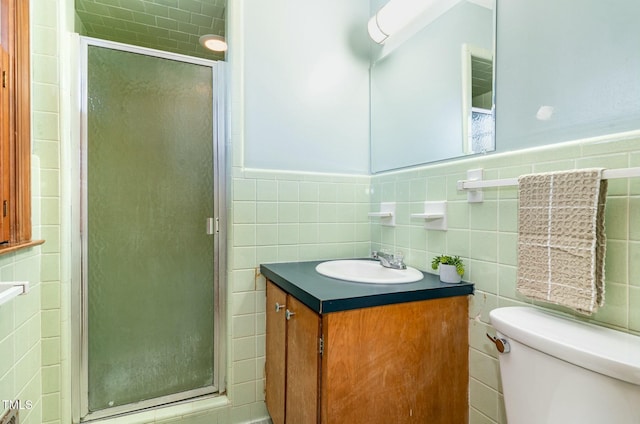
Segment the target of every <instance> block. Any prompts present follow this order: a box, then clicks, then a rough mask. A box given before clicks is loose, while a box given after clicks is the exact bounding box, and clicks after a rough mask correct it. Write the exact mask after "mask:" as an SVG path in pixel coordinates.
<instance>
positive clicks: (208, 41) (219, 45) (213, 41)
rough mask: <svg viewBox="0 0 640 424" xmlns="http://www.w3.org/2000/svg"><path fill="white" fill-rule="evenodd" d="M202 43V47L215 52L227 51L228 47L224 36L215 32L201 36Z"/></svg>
mask: <svg viewBox="0 0 640 424" xmlns="http://www.w3.org/2000/svg"><path fill="white" fill-rule="evenodd" d="M200 44H202V47H204V48H205V49H207V50H211V51H214V52H226V51H227V47H228V46H227V42H226V41H225V40H224V37H221V36H219V35H213V34H207V35H203V36H202V37H200Z"/></svg>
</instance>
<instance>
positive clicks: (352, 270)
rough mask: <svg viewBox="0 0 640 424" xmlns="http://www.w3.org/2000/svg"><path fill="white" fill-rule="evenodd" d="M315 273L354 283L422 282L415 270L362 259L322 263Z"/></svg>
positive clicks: (419, 274)
mask: <svg viewBox="0 0 640 424" xmlns="http://www.w3.org/2000/svg"><path fill="white" fill-rule="evenodd" d="M316 271H317V272H319V273H320V274H322V275H326V276H327V277H331V278H337V279H339V280H345V281H351V282H354V283H369V284H400V283H412V282H414V281H418V280H422V278H423V277H424V276H423V274H422V272H420V271H418V270H417V269H415V268H411V267H407V269H392V268H385V267H383V266H382V265H380V262H378V261H369V260H363V259H344V260H337V261H327V262H322V263H321V264H319V265H318V266H316Z"/></svg>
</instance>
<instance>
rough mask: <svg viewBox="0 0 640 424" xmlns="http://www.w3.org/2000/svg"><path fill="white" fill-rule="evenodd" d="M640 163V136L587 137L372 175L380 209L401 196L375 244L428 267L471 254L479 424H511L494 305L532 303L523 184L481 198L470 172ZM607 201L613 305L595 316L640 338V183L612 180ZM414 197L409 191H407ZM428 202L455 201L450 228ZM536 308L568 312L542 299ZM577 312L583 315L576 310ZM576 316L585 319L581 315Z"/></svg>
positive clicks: (375, 234)
mask: <svg viewBox="0 0 640 424" xmlns="http://www.w3.org/2000/svg"><path fill="white" fill-rule="evenodd" d="M638 165H640V134H635V135H633V136H631V138H629V137H628V136H624V137H620V138H619V139H616V137H613V138H611V139H609V140H603V139H599V140H584V141H582V142H580V141H578V142H572V143H565V144H561V145H556V146H552V147H547V148H539V149H532V150H524V151H519V152H514V153H507V154H501V155H493V156H486V157H477V158H470V159H466V160H462V161H454V162H450V163H444V164H438V165H433V166H426V167H422V168H415V169H410V170H405V171H402V172H390V173H387V174H383V175H378V176H374V177H372V179H371V191H372V193H373V194H372V198H371V199H372V208H374V209H375V208H376V207H377V205H378V204H379V203H380V202H382V201H394V200H395V201H396V202H398V210H399V211H401V212H400V213H402V215H399V216H398V217H397V222H398V225H397V227H395V228H389V227H382V226H379V225H375V224H373V225H371V242H372V248H373V249H377V248H389V249H392V250H401V251H404V253H405V255H406V261H407V263H408V264H410V265H413V266H415V267H418V268H420V269H425V270H426V269H428V262H429V260H430V258H431V257H433V256H434V255H436V254H440V253H442V252H447V253H450V254H458V255H461V256H463V258H464V259H465V262H466V264H467V270H466V274H465V279H468V280H470V281H472V282H474V283H475V285H476V293H475V296H473V297H472V299H471V304H470V316H469V320H470V321H469V322H470V335H469V342H470V351H469V358H470V401H471V409H470V422H471V424H489V423H494V424H495V423H499V424H505V423H506V418H505V413H504V403H503V398H502V393H501V386H500V376H499V371H498V360H497V356H496V353H495V348H494V347H493V345H492V344H491V343H490V342H489V341H488V340H487V339H486V337H485V333H487V332H492V331H493V330H492V328H491V326H490V325H489V319H488V314H489V312H490V311H491V309H493V308H496V307H502V306H509V305H523V304H532V302H531V301H529V300H528V299H526V298H524V297H522V296H521V295H519V294H517V293H516V289H515V280H516V266H517V257H516V250H517V189H516V188H515V187H503V188H495V189H485V191H484V193H485V201H484V202H483V203H481V204H471V203H468V202H467V201H466V193H463V192H458V191H457V189H456V181H458V180H461V179H465V178H466V171H467V170H468V169H474V168H483V169H484V178H485V179H494V178H512V177H517V176H518V175H521V174H524V173H531V172H546V171H553V170H564V169H573V168H582V167H591V166H597V167H604V168H626V167H632V166H638ZM609 184H610V185H609V187H610V188H609V192H608V196H607V206H606V232H607V237H608V242H607V256H606V304H605V306H604V307H603V308H602V309H600V310H599V311H598V312H597V313H596V314H594V315H593V316H592V317H591V318H590V319H589V321H595V322H597V323H598V324H601V325H605V326H608V327H613V328H616V329H618V330H622V331H625V332H629V333H633V334H638V335H640V312H638V311H640V283H638V280H639V278H640V266H639V265H637V264H638V263H640V224H638V222H640V221H639V220H638V217H639V216H640V195H639V194H640V190H639V188H640V184H639V183H638V179H637V178H635V179H619V180H611V181H610V182H609ZM407 193H408V194H407ZM425 200H430V201H434V200H447V201H448V204H447V207H448V218H449V230H448V231H446V232H439V231H426V230H425V229H424V228H423V223H422V222H420V221H419V220H412V219H409V218H408V216H409V212H410V213H417V212H420V210H421V208H422V202H423V201H425ZM533 304H534V305H535V306H538V307H543V308H550V309H554V310H559V311H563V312H567V311H566V310H563V309H562V308H560V307H556V306H549V305H544V304H542V303H538V302H535V303H533ZM574 316H575V315H574ZM576 319H582V318H577V317H576Z"/></svg>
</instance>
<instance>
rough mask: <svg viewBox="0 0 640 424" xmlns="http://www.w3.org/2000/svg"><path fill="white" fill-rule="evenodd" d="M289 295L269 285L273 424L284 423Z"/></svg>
mask: <svg viewBox="0 0 640 424" xmlns="http://www.w3.org/2000/svg"><path fill="white" fill-rule="evenodd" d="M286 303H287V294H286V293H285V292H283V291H282V290H280V289H279V288H278V287H277V286H276V285H275V284H273V283H272V282H271V281H268V282H267V317H266V319H267V329H266V331H267V336H266V363H265V379H266V382H265V384H266V386H265V391H266V393H265V397H266V402H267V410H268V411H269V415H271V419H272V420H273V424H284V405H285V403H284V402H285V376H286V373H285V372H286V371H285V364H286V346H287V345H286V334H287V333H286V325H287V324H286V323H287V321H286V320H285V308H286Z"/></svg>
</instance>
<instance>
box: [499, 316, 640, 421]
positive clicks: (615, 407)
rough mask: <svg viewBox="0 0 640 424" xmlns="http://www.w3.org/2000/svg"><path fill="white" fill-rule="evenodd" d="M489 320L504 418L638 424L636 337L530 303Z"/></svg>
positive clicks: (639, 342)
mask: <svg viewBox="0 0 640 424" xmlns="http://www.w3.org/2000/svg"><path fill="white" fill-rule="evenodd" d="M490 318H491V324H492V325H493V326H494V328H495V329H496V330H497V333H496V337H492V336H490V335H489V334H487V336H488V337H489V338H490V339H492V340H493V341H494V342H495V343H496V346H497V348H498V350H499V351H503V352H502V353H499V361H500V373H501V378H502V389H503V393H504V403H505V408H506V412H507V422H508V424H573V423H576V424H577V423H579V424H603V423H611V424H614V423H615V424H638V423H640V337H638V336H634V335H632V334H627V333H623V332H619V331H615V330H611V329H608V328H604V327H600V326H595V325H590V324H586V323H582V322H578V321H574V320H571V319H568V318H564V317H561V316H559V315H555V314H552V313H548V312H545V311H541V310H539V309H535V308H531V307H505V308H497V309H494V310H492V311H491V313H490Z"/></svg>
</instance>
